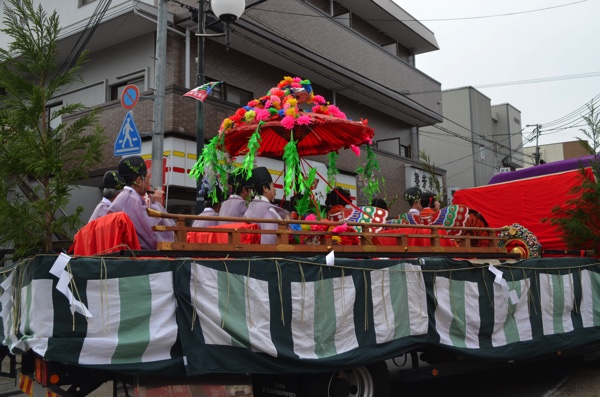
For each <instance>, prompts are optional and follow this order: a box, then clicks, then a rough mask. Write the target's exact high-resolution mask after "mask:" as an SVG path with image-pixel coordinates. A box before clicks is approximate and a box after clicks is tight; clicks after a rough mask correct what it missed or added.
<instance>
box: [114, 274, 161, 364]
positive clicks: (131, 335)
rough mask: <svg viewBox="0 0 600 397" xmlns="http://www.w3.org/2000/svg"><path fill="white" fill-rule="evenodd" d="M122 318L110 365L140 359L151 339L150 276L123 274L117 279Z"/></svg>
mask: <svg viewBox="0 0 600 397" xmlns="http://www.w3.org/2000/svg"><path fill="white" fill-rule="evenodd" d="M119 295H120V298H121V299H120V304H121V317H120V322H119V332H118V338H119V342H118V344H117V347H116V349H115V352H114V354H113V356H112V360H111V363H112V364H125V363H132V362H141V361H142V355H143V354H144V352H145V351H146V348H147V347H148V343H149V341H150V315H151V314H152V303H151V301H150V300H149V299H147V298H146V299H144V297H151V296H152V291H151V290H150V277H149V276H148V275H144V276H138V277H125V278H122V279H120V280H119Z"/></svg>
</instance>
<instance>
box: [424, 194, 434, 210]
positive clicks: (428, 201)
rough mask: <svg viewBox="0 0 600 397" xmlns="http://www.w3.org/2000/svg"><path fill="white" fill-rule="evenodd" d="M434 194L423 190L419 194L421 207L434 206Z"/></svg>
mask: <svg viewBox="0 0 600 397" xmlns="http://www.w3.org/2000/svg"><path fill="white" fill-rule="evenodd" d="M435 201H436V199H435V194H434V193H433V192H425V193H423V194H422V195H421V206H422V207H423V208H435Z"/></svg>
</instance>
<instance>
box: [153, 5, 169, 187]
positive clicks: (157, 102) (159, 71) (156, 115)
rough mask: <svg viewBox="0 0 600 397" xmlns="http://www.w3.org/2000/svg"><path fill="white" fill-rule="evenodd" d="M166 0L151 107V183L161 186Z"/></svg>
mask: <svg viewBox="0 0 600 397" xmlns="http://www.w3.org/2000/svg"><path fill="white" fill-rule="evenodd" d="M167 1H168V0H160V1H159V5H158V20H157V26H156V59H155V67H154V90H155V91H154V107H153V108H152V118H153V120H154V126H153V127H152V169H151V170H152V184H153V185H154V187H155V188H157V187H160V189H162V186H163V183H162V181H163V151H164V149H163V148H164V139H165V74H166V69H167V13H168V9H167Z"/></svg>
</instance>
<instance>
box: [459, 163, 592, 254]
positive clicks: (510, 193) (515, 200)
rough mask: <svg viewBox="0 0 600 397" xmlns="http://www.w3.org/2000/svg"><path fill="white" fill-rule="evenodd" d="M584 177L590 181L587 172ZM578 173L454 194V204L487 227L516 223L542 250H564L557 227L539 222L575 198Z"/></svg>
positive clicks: (580, 176) (555, 175) (546, 176)
mask: <svg viewBox="0 0 600 397" xmlns="http://www.w3.org/2000/svg"><path fill="white" fill-rule="evenodd" d="M586 176H587V177H588V178H592V171H591V170H590V169H589V168H587V169H586ZM581 181H582V175H581V170H573V171H567V172H563V173H558V174H550V175H544V176H538V177H533V178H527V179H520V180H515V181H510V182H504V183H497V184H493V185H486V186H479V187H474V188H470V189H461V190H458V191H456V193H455V194H454V198H453V199H452V203H453V204H464V205H467V206H468V207H469V208H472V209H474V210H476V211H478V212H479V213H480V214H481V215H483V217H484V218H485V220H486V221H487V223H488V224H489V226H490V227H494V228H496V227H503V226H506V225H511V224H513V223H518V224H520V225H522V226H523V227H525V228H527V229H528V230H529V231H531V232H532V233H533V234H534V235H535V236H536V237H537V239H538V241H539V242H540V243H541V244H542V248H543V249H545V250H566V249H567V245H566V244H565V243H564V241H563V240H562V238H561V233H560V231H559V230H558V228H557V227H556V226H553V225H551V224H550V223H549V222H542V219H544V218H551V217H552V208H553V207H555V206H558V205H564V203H565V202H566V201H567V200H570V199H572V198H574V195H573V193H571V190H572V189H573V188H574V187H576V186H579V185H581Z"/></svg>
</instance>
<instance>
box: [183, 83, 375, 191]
mask: <svg viewBox="0 0 600 397" xmlns="http://www.w3.org/2000/svg"><path fill="white" fill-rule="evenodd" d="M302 106H304V107H306V108H307V109H303V108H302ZM309 107H310V108H309ZM373 134H374V131H373V129H372V128H371V127H369V126H368V122H367V120H362V119H361V120H360V121H353V120H349V119H348V118H347V117H346V115H345V114H344V113H343V112H342V111H341V110H340V109H339V108H338V107H337V106H335V105H333V104H331V103H329V102H327V101H326V100H325V98H323V97H322V96H321V95H315V94H314V93H313V89H312V85H311V82H310V81H309V80H303V79H301V78H300V77H294V78H292V77H285V78H284V79H283V80H281V81H280V82H279V84H278V85H277V86H276V87H273V88H271V89H270V90H269V91H268V92H267V94H266V95H264V96H262V97H260V98H258V99H253V100H252V101H250V102H248V104H247V105H246V106H244V107H242V108H239V109H238V110H237V111H236V112H235V114H233V115H232V116H230V117H227V118H226V119H224V120H223V122H222V123H221V127H220V129H219V134H218V135H217V136H216V137H214V138H213V139H212V140H211V142H210V143H209V144H208V145H207V146H206V147H205V148H204V151H203V152H202V154H201V155H200V157H199V159H198V161H197V163H196V164H195V165H194V167H193V169H192V171H191V172H190V174H191V175H192V176H194V177H196V178H200V177H203V178H208V179H219V180H221V181H224V180H225V177H226V174H227V173H228V172H230V171H231V170H232V169H233V167H232V160H231V159H232V158H233V157H235V156H239V155H245V159H244V162H243V164H242V172H244V173H245V175H246V177H247V178H249V177H250V176H251V175H252V168H253V167H254V158H255V156H264V157H270V158H279V159H282V160H283V161H284V162H285V167H286V169H285V175H284V181H283V185H284V191H285V194H286V195H290V194H292V193H293V192H306V191H308V190H310V187H311V186H312V184H313V182H314V174H312V175H311V174H310V172H309V173H308V175H304V173H303V172H301V168H302V167H301V165H300V162H301V159H300V157H302V156H311V155H318V154H331V156H330V164H329V168H330V170H331V171H335V159H336V158H337V156H336V154H337V152H338V151H339V150H341V149H351V150H353V151H354V153H355V154H357V155H359V154H360V149H359V146H361V145H365V144H366V145H367V164H366V165H365V166H363V167H360V168H359V170H358V171H359V173H360V174H362V175H361V176H363V178H362V179H363V180H365V181H368V182H367V186H366V187H365V188H364V191H365V196H367V197H369V196H370V195H373V194H374V193H375V192H377V191H378V186H377V184H376V181H375V179H374V178H373V175H372V173H373V171H374V170H375V169H379V166H378V165H377V162H376V160H375V156H374V154H373V152H372V151H371V150H370V147H369V146H368V145H370V144H371V143H372V138H373ZM330 177H331V179H332V178H333V177H334V172H330ZM332 182H333V181H331V180H330V184H331V185H333V183H332Z"/></svg>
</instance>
